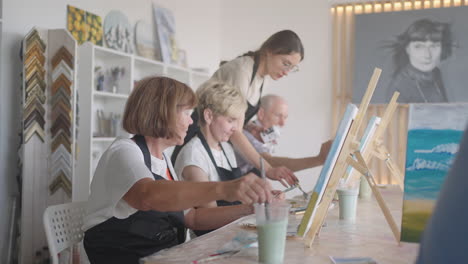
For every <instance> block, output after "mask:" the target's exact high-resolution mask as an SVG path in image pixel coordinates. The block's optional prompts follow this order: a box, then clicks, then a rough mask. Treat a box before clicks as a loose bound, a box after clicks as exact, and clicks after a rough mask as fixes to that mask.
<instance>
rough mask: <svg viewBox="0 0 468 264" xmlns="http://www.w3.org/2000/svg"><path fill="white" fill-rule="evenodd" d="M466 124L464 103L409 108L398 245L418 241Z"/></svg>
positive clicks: (466, 108)
mask: <svg viewBox="0 0 468 264" xmlns="http://www.w3.org/2000/svg"><path fill="white" fill-rule="evenodd" d="M467 123H468V104H466V103H465V104H461V103H460V104H411V105H410V107H409V118H408V143H407V151H406V166H405V167H406V168H405V191H404V198H403V215H402V223H401V241H406V242H419V241H420V238H421V234H422V231H423V230H424V228H425V226H426V223H427V221H428V220H429V218H430V216H431V215H432V211H433V208H434V206H435V201H436V199H437V197H438V194H439V191H440V188H441V186H442V183H443V182H444V179H445V176H446V175H447V172H448V170H449V168H450V167H451V164H452V161H453V159H454V157H455V155H456V154H457V152H458V145H459V143H460V140H461V137H462V134H463V130H464V129H465V127H466V125H467ZM460 202H463V201H460Z"/></svg>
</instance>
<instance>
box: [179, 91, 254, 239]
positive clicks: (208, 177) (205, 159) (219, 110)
mask: <svg viewBox="0 0 468 264" xmlns="http://www.w3.org/2000/svg"><path fill="white" fill-rule="evenodd" d="M197 97H198V100H199V103H198V107H197V110H198V114H199V117H200V119H199V126H200V130H199V131H198V132H197V135H196V136H195V137H193V138H192V139H191V140H190V141H189V142H188V143H187V144H186V145H184V147H183V148H182V149H181V151H180V153H179V155H178V157H177V160H176V162H175V170H176V173H177V174H178V175H180V176H182V178H183V179H184V180H186V181H194V182H209V181H211V182H213V181H215V182H218V181H230V180H235V179H239V178H240V177H241V176H242V174H241V171H240V168H238V167H237V163H236V156H235V154H234V149H233V148H232V146H231V144H230V143H228V141H229V139H230V138H231V136H232V134H233V133H234V132H235V131H236V130H237V127H238V126H237V122H238V120H239V119H241V118H242V117H243V115H244V112H245V110H246V109H247V104H246V102H245V99H244V98H243V97H242V95H241V94H240V92H239V91H238V90H237V89H234V88H233V87H232V86H229V85H227V84H222V83H207V84H206V85H204V86H202V87H201V88H200V89H198V90H197ZM248 176H249V177H250V176H253V174H252V173H250V174H249V175H248ZM218 206H229V208H226V210H225V211H224V212H225V213H227V214H230V215H232V216H236V217H241V216H243V215H246V214H251V213H253V208H252V206H250V205H242V204H241V203H240V202H238V201H236V202H228V201H224V200H217V201H212V202H208V203H205V204H203V205H200V206H199V208H213V207H218ZM206 232H208V231H206V230H204V231H201V230H196V231H195V234H197V235H201V234H204V233H206Z"/></svg>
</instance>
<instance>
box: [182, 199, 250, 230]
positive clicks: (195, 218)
mask: <svg viewBox="0 0 468 264" xmlns="http://www.w3.org/2000/svg"><path fill="white" fill-rule="evenodd" d="M249 214H253V206H252V205H244V204H241V205H233V206H221V207H215V208H197V209H192V210H190V212H188V213H187V214H186V215H185V226H186V227H187V228H190V229H194V230H208V229H216V228H219V227H222V226H224V225H227V224H229V223H231V222H232V221H234V220H237V219H239V218H241V217H243V216H246V215H249Z"/></svg>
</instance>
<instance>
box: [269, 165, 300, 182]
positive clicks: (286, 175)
mask: <svg viewBox="0 0 468 264" xmlns="http://www.w3.org/2000/svg"><path fill="white" fill-rule="evenodd" d="M266 176H267V177H268V178H269V179H271V180H274V181H279V182H280V183H281V184H283V186H284V187H289V186H291V185H294V184H295V183H296V182H298V181H299V180H298V179H297V177H296V176H295V175H294V173H293V172H292V170H290V169H288V168H286V167H284V166H281V167H276V168H273V167H271V168H269V169H268V170H267V171H266ZM285 181H286V182H287V184H286V183H285ZM288 185H289V186H288Z"/></svg>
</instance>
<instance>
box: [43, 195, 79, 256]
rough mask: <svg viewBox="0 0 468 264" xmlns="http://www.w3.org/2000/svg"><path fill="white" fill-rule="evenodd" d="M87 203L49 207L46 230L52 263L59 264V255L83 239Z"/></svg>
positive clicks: (45, 213)
mask: <svg viewBox="0 0 468 264" xmlns="http://www.w3.org/2000/svg"><path fill="white" fill-rule="evenodd" d="M85 205H86V202H73V203H66V204H58V205H52V206H49V207H47V209H46V210H45V211H44V217H43V220H44V228H45V233H46V237H47V243H48V245H49V252H50V256H51V258H52V263H54V264H55V263H58V257H57V254H58V253H60V252H62V251H63V250H64V249H67V248H69V247H71V246H73V245H74V244H76V243H78V242H80V241H81V240H82V239H83V231H82V230H81V227H82V225H83V218H84V216H85V213H86V208H85Z"/></svg>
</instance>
